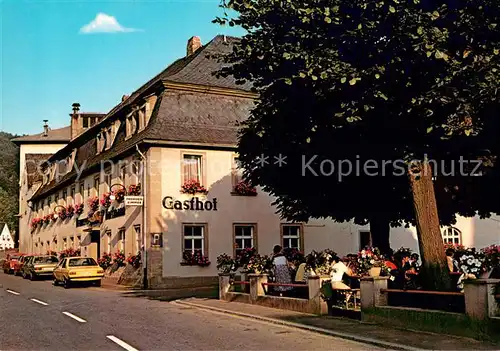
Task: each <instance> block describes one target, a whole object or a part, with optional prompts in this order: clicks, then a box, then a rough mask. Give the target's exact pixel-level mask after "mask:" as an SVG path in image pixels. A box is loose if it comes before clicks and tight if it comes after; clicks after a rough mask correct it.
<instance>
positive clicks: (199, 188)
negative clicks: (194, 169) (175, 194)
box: [181, 180, 208, 195]
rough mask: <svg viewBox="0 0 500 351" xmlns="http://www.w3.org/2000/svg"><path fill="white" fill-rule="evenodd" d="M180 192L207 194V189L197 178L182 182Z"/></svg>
mask: <svg viewBox="0 0 500 351" xmlns="http://www.w3.org/2000/svg"><path fill="white" fill-rule="evenodd" d="M181 193H183V194H191V195H196V194H203V195H205V194H207V193H208V191H207V189H206V188H205V187H204V186H203V185H201V184H200V182H199V181H197V180H187V181H185V182H184V184H183V185H182V188H181Z"/></svg>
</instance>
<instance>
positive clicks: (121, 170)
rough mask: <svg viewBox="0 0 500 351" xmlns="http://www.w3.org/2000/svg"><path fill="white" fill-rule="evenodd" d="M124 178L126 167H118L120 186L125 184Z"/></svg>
mask: <svg viewBox="0 0 500 351" xmlns="http://www.w3.org/2000/svg"><path fill="white" fill-rule="evenodd" d="M126 176H127V166H121V167H120V182H121V183H122V184H125V180H126V179H125V178H126Z"/></svg>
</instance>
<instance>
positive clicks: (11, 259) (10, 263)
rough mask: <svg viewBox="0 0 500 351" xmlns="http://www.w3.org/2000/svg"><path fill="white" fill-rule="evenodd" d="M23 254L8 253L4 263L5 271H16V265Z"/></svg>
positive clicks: (8, 272)
mask: <svg viewBox="0 0 500 351" xmlns="http://www.w3.org/2000/svg"><path fill="white" fill-rule="evenodd" d="M21 256H22V255H21V254H12V255H8V256H7V258H6V260H5V262H4V264H3V272H4V273H7V274H12V273H14V265H15V264H16V262H17V261H18V260H19V258H21Z"/></svg>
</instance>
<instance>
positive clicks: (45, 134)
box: [43, 119, 49, 137]
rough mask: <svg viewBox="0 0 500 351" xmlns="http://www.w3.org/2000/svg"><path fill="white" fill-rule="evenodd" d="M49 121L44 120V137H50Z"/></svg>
mask: <svg viewBox="0 0 500 351" xmlns="http://www.w3.org/2000/svg"><path fill="white" fill-rule="evenodd" d="M48 121H49V120H47V119H44V120H43V123H44V124H43V136H44V137H46V136H48V135H49V125H48V123H47V122H48Z"/></svg>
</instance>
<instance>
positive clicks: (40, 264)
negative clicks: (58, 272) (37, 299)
mask: <svg viewBox="0 0 500 351" xmlns="http://www.w3.org/2000/svg"><path fill="white" fill-rule="evenodd" d="M58 263H59V260H58V259H57V257H56V256H50V255H43V256H32V257H31V258H30V259H29V260H28V261H26V262H25V263H24V266H23V272H22V274H23V278H24V279H27V278H30V279H31V280H35V279H37V278H41V277H52V276H53V273H54V269H55V268H56V267H57V264H58Z"/></svg>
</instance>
